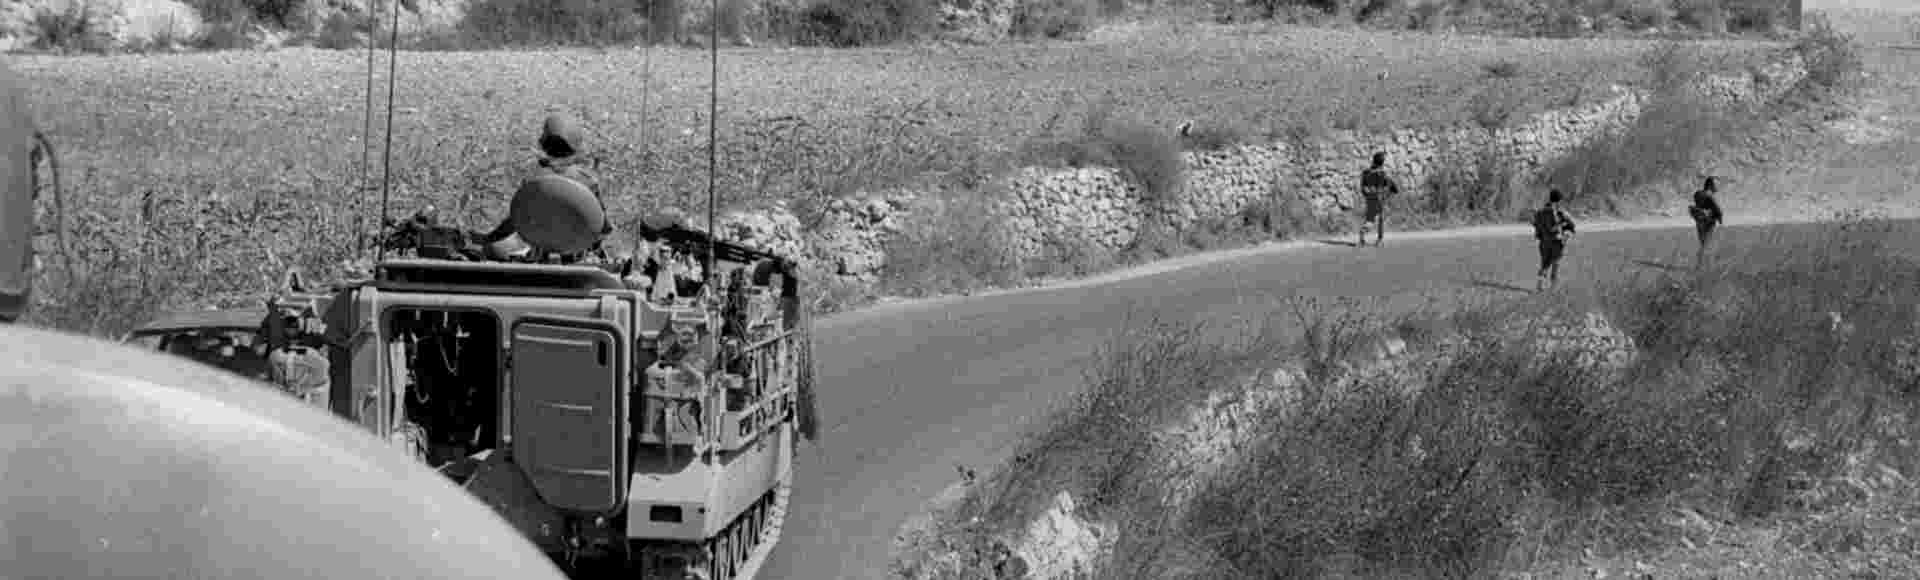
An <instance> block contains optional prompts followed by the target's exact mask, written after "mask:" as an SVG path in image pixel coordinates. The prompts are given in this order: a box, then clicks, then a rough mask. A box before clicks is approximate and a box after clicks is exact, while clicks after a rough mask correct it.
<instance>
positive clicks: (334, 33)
mask: <svg viewBox="0 0 1920 580" xmlns="http://www.w3.org/2000/svg"><path fill="white" fill-rule="evenodd" d="M366 31H367V22H366V19H364V18H355V17H353V16H351V15H348V14H346V13H342V12H336V13H333V14H330V15H328V16H327V19H326V21H324V22H322V23H321V24H320V30H318V31H316V32H315V33H314V38H313V45H314V46H316V47H319V48H325V49H332V50H340V49H347V48H355V47H359V46H361V37H360V35H361V34H365V33H366ZM369 40H371V39H369Z"/></svg>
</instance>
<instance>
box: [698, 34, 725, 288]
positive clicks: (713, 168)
mask: <svg viewBox="0 0 1920 580" xmlns="http://www.w3.org/2000/svg"><path fill="white" fill-rule="evenodd" d="M723 1H724V0H713V5H712V6H711V7H709V9H708V16H707V54H708V57H709V59H708V60H710V61H712V63H713V71H712V73H713V74H712V77H711V78H712V85H713V86H712V90H711V91H709V92H708V95H709V96H708V99H707V265H706V267H705V268H702V272H703V273H704V274H706V276H705V277H706V279H707V283H706V284H705V286H706V287H707V296H714V295H715V293H714V290H713V288H714V286H715V285H717V284H719V282H720V277H719V275H717V274H715V273H714V271H713V266H714V252H713V247H714V245H716V244H718V243H719V242H720V230H719V229H718V228H717V227H715V222H717V221H718V220H716V219H715V214H716V213H717V212H718V205H719V204H717V203H716V202H717V201H718V199H719V197H718V187H717V186H716V185H715V184H716V183H717V180H718V176H719V175H720V149H719V146H720V3H721V2H723Z"/></svg>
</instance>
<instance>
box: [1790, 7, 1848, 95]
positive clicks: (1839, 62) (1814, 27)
mask: <svg viewBox="0 0 1920 580" xmlns="http://www.w3.org/2000/svg"><path fill="white" fill-rule="evenodd" d="M1794 50H1796V51H1798V52H1799V53H1800V55H1801V56H1802V57H1803V58H1804V59H1805V60H1806V63H1807V77H1806V79H1805V81H1804V82H1805V83H1807V84H1808V85H1810V86H1812V87H1814V88H1816V89H1820V90H1829V91H1830V90H1834V89H1840V88H1844V87H1846V86H1847V85H1848V84H1849V83H1850V82H1851V81H1854V80H1857V79H1858V78H1859V76H1860V71H1861V70H1862V63H1861V60H1860V47H1859V45H1858V44H1857V43H1855V42H1854V40H1853V38H1852V37H1849V36H1847V35H1846V34H1845V33H1843V32H1840V31H1839V30H1835V29H1834V28H1833V24H1832V23H1830V22H1828V21H1827V19H1826V18H1825V17H1823V16H1820V15H1817V14H1815V15H1809V17H1808V19H1807V21H1806V23H1805V34H1804V35H1802V36H1801V37H1800V40H1799V41H1797V42H1795V43H1794Z"/></svg>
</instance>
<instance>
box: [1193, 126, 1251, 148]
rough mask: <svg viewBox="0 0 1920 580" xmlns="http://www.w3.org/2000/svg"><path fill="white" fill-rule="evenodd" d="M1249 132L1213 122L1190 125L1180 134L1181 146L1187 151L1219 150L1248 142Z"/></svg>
mask: <svg viewBox="0 0 1920 580" xmlns="http://www.w3.org/2000/svg"><path fill="white" fill-rule="evenodd" d="M1247 141H1248V137H1247V133H1246V132H1245V131H1242V130H1240V129H1238V128H1235V127H1231V126H1225V125H1216V124H1211V123H1206V124H1193V125H1188V126H1187V130H1186V132H1185V133H1182V134H1181V135H1180V148H1181V149H1184V150H1187V151H1219V150H1222V149H1226V148H1229V147H1233V146H1235V145H1239V144H1242V143H1246V142H1247Z"/></svg>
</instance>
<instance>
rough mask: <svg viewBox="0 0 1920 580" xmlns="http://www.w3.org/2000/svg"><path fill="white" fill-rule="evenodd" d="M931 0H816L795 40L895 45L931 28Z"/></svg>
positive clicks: (802, 17)
mask: <svg viewBox="0 0 1920 580" xmlns="http://www.w3.org/2000/svg"><path fill="white" fill-rule="evenodd" d="M934 18H935V13H934V9H933V5H932V4H931V2H930V1H929V0H815V1H814V2H813V3H812V4H810V5H808V6H807V8H806V9H805V10H803V11H801V13H800V15H799V21H800V22H799V24H798V25H797V26H796V28H797V29H798V30H796V31H795V33H794V34H795V37H794V38H793V39H792V40H793V41H794V43H796V44H801V45H819V46H832V47H842V48H845V47H855V46H874V45H883V44H892V43H895V42H901V41H906V40H912V39H914V38H918V37H919V36H920V35H922V34H923V33H925V32H927V31H928V30H930V29H931V27H932V26H933V24H934Z"/></svg>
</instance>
